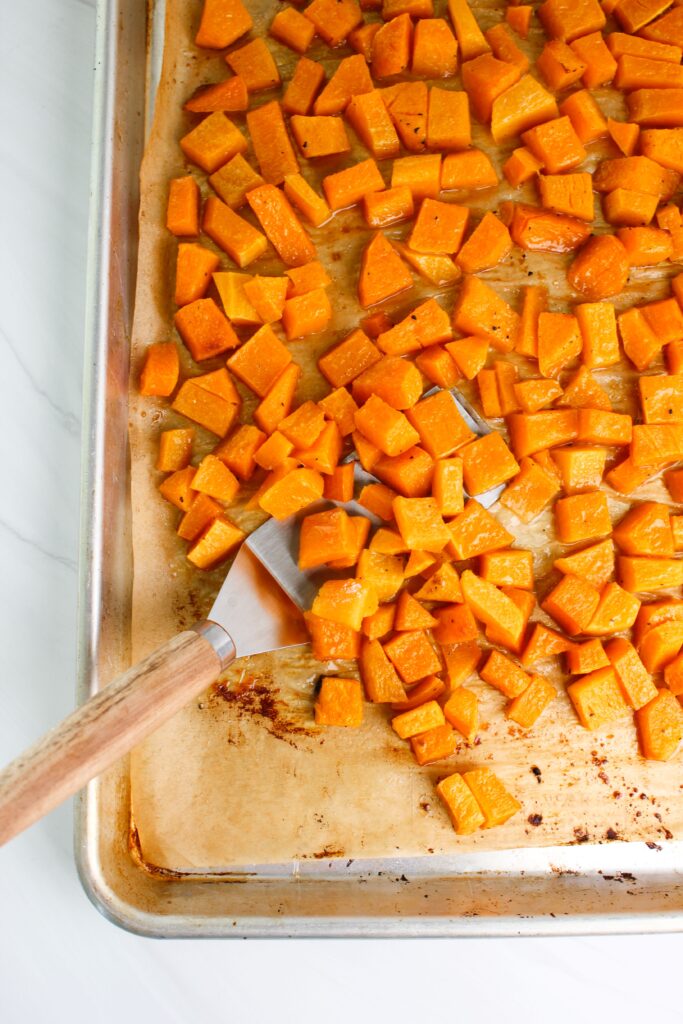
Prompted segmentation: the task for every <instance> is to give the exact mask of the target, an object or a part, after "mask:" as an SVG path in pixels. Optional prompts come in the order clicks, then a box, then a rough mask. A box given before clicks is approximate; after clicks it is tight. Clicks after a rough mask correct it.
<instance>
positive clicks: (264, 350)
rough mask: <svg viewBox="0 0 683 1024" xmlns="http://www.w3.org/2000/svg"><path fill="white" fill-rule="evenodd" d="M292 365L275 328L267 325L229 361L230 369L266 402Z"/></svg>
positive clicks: (287, 350)
mask: <svg viewBox="0 0 683 1024" xmlns="http://www.w3.org/2000/svg"><path fill="white" fill-rule="evenodd" d="M291 361H292V356H291V354H290V352H289V349H287V348H286V347H285V345H283V344H282V342H281V341H280V339H279V338H278V336H277V335H276V334H275V332H274V331H273V329H272V327H270V326H269V325H268V324H265V325H264V326H263V327H261V328H260V329H259V330H258V331H256V333H255V334H252V336H251V338H249V340H248V341H245V342H244V344H243V345H241V346H240V347H239V348H238V349H237V351H236V352H235V353H234V355H232V356H230V358H229V359H228V368H229V369H230V371H231V372H232V373H234V374H235V376H236V377H238V378H239V380H241V381H242V382H243V383H244V384H246V385H247V387H248V388H250V389H251V390H252V391H253V392H254V393H255V394H256V395H258V396H259V398H265V396H266V395H267V394H268V392H269V391H270V389H271V388H272V387H273V385H274V384H275V382H276V380H277V379H278V377H279V376H280V374H281V373H282V371H283V370H284V369H285V367H287V366H288V365H289V364H290V363H291Z"/></svg>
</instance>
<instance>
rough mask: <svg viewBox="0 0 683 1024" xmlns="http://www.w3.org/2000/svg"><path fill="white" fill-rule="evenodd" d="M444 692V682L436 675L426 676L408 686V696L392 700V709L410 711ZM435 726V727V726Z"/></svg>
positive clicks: (435, 698)
mask: <svg viewBox="0 0 683 1024" xmlns="http://www.w3.org/2000/svg"><path fill="white" fill-rule="evenodd" d="M445 692H446V684H445V683H444V681H443V679H439V677H438V676H427V677H426V679H421V680H420V682H419V683H416V684H415V686H411V687H410V696H408V697H406V698H405V700H400V701H392V704H391V710H392V711H412V710H413V709H414V708H418V707H420V706H421V705H423V704H425V703H427V702H428V701H430V700H437V699H438V698H439V697H442V696H443V694H444V693H445ZM435 728H437V727H436V726H435Z"/></svg>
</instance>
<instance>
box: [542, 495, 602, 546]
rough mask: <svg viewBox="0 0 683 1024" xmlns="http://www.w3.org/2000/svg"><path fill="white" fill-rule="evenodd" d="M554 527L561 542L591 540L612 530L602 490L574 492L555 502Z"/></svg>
mask: <svg viewBox="0 0 683 1024" xmlns="http://www.w3.org/2000/svg"><path fill="white" fill-rule="evenodd" d="M555 528H556V530H557V535H558V537H559V539H560V540H561V541H562V543H563V544H574V543H576V542H577V541H580V540H593V539H595V538H596V537H604V536H605V535H606V534H609V533H611V532H612V521H611V519H610V514H609V508H608V505H607V498H606V496H605V494H604V493H603V492H602V491H591V492H588V493H587V494H574V495H570V496H569V497H568V498H560V500H559V501H557V502H556V503H555Z"/></svg>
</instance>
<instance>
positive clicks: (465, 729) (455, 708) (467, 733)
mask: <svg viewBox="0 0 683 1024" xmlns="http://www.w3.org/2000/svg"><path fill="white" fill-rule="evenodd" d="M443 713H444V715H445V717H446V721H447V722H449V723H450V725H452V726H453V728H454V729H457V730H458V732H459V733H460V734H461V735H462V736H464V737H465V739H466V740H467V741H468V743H472V742H473V740H474V738H475V736H476V735H477V729H478V728H479V702H478V700H477V695H476V693H475V692H474V691H473V690H468V689H467V687H465V686H458V687H457V688H456V689H455V690H453V693H452V694H451V695H450V697H449V698H448V700H447V701H446V703H445V704H444V706H443Z"/></svg>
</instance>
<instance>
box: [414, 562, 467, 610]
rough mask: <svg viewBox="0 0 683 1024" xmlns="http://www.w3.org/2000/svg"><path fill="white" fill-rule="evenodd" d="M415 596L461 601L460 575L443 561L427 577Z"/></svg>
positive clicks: (425, 599)
mask: <svg viewBox="0 0 683 1024" xmlns="http://www.w3.org/2000/svg"><path fill="white" fill-rule="evenodd" d="M415 596H416V597H419V598H420V600H421V601H462V588H461V586H460V577H459V576H458V573H457V572H456V570H455V569H454V568H453V566H452V565H450V564H449V563H448V562H443V563H442V564H441V565H440V566H439V568H438V569H437V570H436V571H435V572H433V573H432V574H431V575H430V576H428V577H427V580H426V582H425V583H423V584H422V586H421V587H420V589H419V590H417V591H416V592H415Z"/></svg>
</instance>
